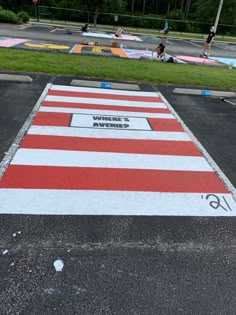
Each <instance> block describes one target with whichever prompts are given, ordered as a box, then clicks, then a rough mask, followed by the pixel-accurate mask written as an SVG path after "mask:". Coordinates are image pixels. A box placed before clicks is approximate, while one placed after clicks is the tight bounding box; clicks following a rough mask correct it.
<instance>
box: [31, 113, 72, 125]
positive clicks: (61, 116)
mask: <svg viewBox="0 0 236 315" xmlns="http://www.w3.org/2000/svg"><path fill="white" fill-rule="evenodd" d="M71 116H72V115H71V114H67V113H44V112H38V113H37V115H36V117H35V118H34V120H33V123H32V124H33V125H37V126H69V124H70V120H71Z"/></svg>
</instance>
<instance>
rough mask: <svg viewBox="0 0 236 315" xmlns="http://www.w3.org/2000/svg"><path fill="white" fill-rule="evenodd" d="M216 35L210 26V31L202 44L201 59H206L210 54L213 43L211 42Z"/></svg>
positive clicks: (213, 28)
mask: <svg viewBox="0 0 236 315" xmlns="http://www.w3.org/2000/svg"><path fill="white" fill-rule="evenodd" d="M215 36H216V34H215V27H214V26H212V27H211V29H210V32H209V34H208V36H207V39H206V41H205V44H204V48H203V57H208V56H209V55H210V52H211V44H212V43H213V40H214V38H215Z"/></svg>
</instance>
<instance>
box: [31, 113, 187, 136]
mask: <svg viewBox="0 0 236 315" xmlns="http://www.w3.org/2000/svg"><path fill="white" fill-rule="evenodd" d="M71 116H72V115H71V114H68V113H50V112H38V114H37V116H36V117H35V119H34V121H33V125H37V126H64V127H67V126H69V124H70V120H71ZM148 121H149V123H150V124H151V127H152V129H153V130H157V131H180V132H183V131H184V130H183V128H182V126H181V125H180V124H179V123H178V121H177V120H176V119H162V118H148Z"/></svg>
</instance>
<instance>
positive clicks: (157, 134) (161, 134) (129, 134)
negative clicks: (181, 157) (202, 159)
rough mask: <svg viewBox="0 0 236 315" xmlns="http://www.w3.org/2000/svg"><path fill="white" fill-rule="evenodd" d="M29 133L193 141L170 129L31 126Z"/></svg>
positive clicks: (185, 135) (185, 134)
mask: <svg viewBox="0 0 236 315" xmlns="http://www.w3.org/2000/svg"><path fill="white" fill-rule="evenodd" d="M28 134H32V135H45V136H47V135H48V136H50V135H52V136H64V137H88V138H104V139H144V140H166V141H168V140H169V141H171V140H173V141H191V139H190V137H189V136H188V135H187V133H185V132H168V131H133V130H112V129H111V130H104V129H93V128H73V127H71V128H68V127H54V126H53V127H47V126H31V128H30V129H29V131H28Z"/></svg>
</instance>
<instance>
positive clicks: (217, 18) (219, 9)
mask: <svg viewBox="0 0 236 315" xmlns="http://www.w3.org/2000/svg"><path fill="white" fill-rule="evenodd" d="M223 2H224V0H220V4H219V8H218V12H217V15H216V20H215V25H214V26H215V33H216V30H217V26H218V23H219V18H220V13H221V9H222V6H223Z"/></svg>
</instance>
